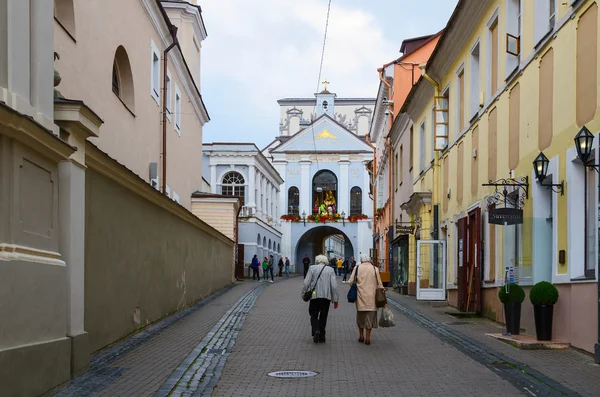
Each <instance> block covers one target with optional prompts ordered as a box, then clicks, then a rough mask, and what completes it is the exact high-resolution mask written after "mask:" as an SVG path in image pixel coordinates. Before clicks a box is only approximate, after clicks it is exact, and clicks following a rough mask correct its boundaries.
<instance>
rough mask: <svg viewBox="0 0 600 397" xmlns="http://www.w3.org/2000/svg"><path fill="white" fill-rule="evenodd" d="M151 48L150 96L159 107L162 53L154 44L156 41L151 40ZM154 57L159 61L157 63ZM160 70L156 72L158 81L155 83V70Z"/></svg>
mask: <svg viewBox="0 0 600 397" xmlns="http://www.w3.org/2000/svg"><path fill="white" fill-rule="evenodd" d="M150 48H151V52H150V96H151V97H152V98H154V100H155V101H156V104H157V105H160V76H161V74H160V70H161V67H160V63H161V56H160V51H158V47H157V46H156V44H155V43H154V40H152V39H150ZM154 57H156V58H157V59H158V60H157V61H155V60H154ZM156 68H158V71H157V72H156V75H157V76H158V79H157V80H158V81H155V69H156Z"/></svg>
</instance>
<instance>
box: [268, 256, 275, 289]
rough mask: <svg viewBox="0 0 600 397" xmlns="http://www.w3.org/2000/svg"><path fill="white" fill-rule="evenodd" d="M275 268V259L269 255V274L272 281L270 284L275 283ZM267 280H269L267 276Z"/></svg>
mask: <svg viewBox="0 0 600 397" xmlns="http://www.w3.org/2000/svg"><path fill="white" fill-rule="evenodd" d="M274 267H275V259H273V255H269V267H268V269H269V273H270V274H271V281H269V282H270V283H273V282H274V281H275V278H274V277H273V268H274ZM267 278H269V277H268V276H267Z"/></svg>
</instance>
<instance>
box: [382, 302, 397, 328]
mask: <svg viewBox="0 0 600 397" xmlns="http://www.w3.org/2000/svg"><path fill="white" fill-rule="evenodd" d="M395 325H396V323H395V322H394V313H392V309H390V307H389V306H388V305H385V306H384V307H383V309H381V317H379V326H380V327H382V328H389V327H393V326H395Z"/></svg>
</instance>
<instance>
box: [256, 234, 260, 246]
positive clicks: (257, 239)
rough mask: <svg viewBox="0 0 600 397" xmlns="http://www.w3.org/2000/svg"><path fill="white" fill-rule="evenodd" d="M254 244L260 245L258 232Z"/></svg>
mask: <svg viewBox="0 0 600 397" xmlns="http://www.w3.org/2000/svg"><path fill="white" fill-rule="evenodd" d="M256 245H260V233H258V237H256Z"/></svg>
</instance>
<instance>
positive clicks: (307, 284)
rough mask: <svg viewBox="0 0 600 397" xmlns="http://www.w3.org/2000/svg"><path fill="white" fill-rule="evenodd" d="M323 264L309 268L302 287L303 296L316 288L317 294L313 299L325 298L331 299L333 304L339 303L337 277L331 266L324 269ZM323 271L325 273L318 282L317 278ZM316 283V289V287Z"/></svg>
mask: <svg viewBox="0 0 600 397" xmlns="http://www.w3.org/2000/svg"><path fill="white" fill-rule="evenodd" d="M323 266H325V265H322V264H318V265H312V266H311V267H309V268H308V273H306V278H305V279H304V285H303V286H302V294H301V296H303V295H304V293H305V292H306V291H309V290H310V289H311V288H315V292H316V294H313V296H312V298H311V299H314V298H325V299H329V300H330V301H333V302H338V298H339V296H338V290H337V278H336V277H335V272H334V271H333V269H332V268H331V267H330V266H325V269H323ZM321 269H323V273H322V274H321V277H320V278H319V281H318V282H317V277H319V273H320V272H321ZM315 283H316V287H315Z"/></svg>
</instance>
